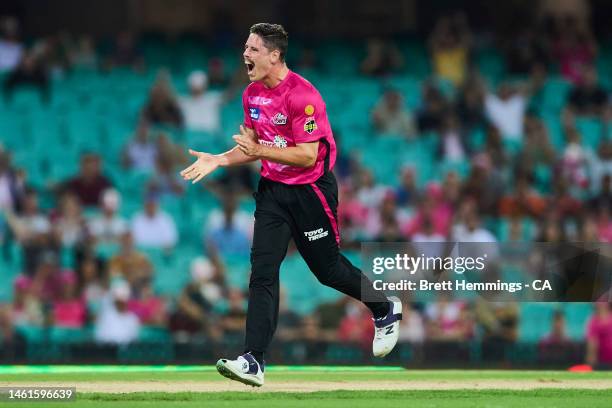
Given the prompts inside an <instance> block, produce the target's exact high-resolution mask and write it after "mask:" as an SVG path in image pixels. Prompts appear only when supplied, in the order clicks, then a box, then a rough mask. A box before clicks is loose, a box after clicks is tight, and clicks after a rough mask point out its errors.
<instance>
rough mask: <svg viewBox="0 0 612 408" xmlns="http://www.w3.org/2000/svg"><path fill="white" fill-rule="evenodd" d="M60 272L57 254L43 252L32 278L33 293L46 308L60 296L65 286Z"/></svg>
mask: <svg viewBox="0 0 612 408" xmlns="http://www.w3.org/2000/svg"><path fill="white" fill-rule="evenodd" d="M60 272H61V270H60V267H59V262H58V258H57V255H56V254H55V253H53V252H50V251H49V252H45V253H44V254H42V256H41V257H40V261H39V262H38V265H37V268H36V271H35V273H34V278H33V279H32V293H33V294H34V296H36V297H37V298H38V299H40V301H41V302H42V303H43V305H44V306H45V308H46V307H48V306H49V305H51V304H52V302H53V301H55V300H57V299H58V298H59V297H60V294H61V291H62V286H63V285H62V282H61V280H60Z"/></svg>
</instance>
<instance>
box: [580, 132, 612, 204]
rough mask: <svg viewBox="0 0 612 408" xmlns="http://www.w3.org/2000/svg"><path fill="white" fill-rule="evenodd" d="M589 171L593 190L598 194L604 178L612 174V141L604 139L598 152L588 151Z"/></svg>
mask: <svg viewBox="0 0 612 408" xmlns="http://www.w3.org/2000/svg"><path fill="white" fill-rule="evenodd" d="M586 159H587V164H588V167H587V168H588V173H589V175H590V183H591V192H592V193H594V194H596V193H597V192H598V189H599V187H600V186H601V185H602V179H603V178H604V176H605V175H606V174H612V142H610V141H608V140H602V142H601V143H600V144H599V148H598V149H597V154H592V153H591V151H589V150H587V151H586Z"/></svg>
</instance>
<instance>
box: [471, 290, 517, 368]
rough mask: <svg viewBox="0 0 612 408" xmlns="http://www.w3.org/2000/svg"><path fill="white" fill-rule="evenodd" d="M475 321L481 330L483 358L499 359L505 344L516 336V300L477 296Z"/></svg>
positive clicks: (512, 340) (513, 340) (508, 343)
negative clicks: (488, 298)
mask: <svg viewBox="0 0 612 408" xmlns="http://www.w3.org/2000/svg"><path fill="white" fill-rule="evenodd" d="M475 316H476V321H477V323H478V324H479V326H480V327H481V328H482V331H483V334H482V335H483V358H485V359H487V360H488V359H499V355H500V353H503V352H504V349H505V347H506V346H507V345H510V344H513V343H514V342H515V341H516V339H517V337H518V322H519V309H518V305H517V304H516V302H508V301H506V302H492V301H488V300H485V299H483V298H479V299H477V300H476V304H475Z"/></svg>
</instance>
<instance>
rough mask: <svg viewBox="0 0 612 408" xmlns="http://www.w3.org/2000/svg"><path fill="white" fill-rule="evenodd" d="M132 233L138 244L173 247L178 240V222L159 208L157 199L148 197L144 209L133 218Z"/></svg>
mask: <svg viewBox="0 0 612 408" xmlns="http://www.w3.org/2000/svg"><path fill="white" fill-rule="evenodd" d="M132 235H133V237H134V243H135V244H136V246H141V247H147V248H159V249H171V248H173V247H174V246H175V245H176V243H177V241H178V233H177V230H176V224H175V223H174V220H173V219H172V217H171V216H170V215H168V214H167V213H166V212H164V211H162V210H160V209H159V205H158V203H157V200H156V199H155V198H153V197H148V198H147V199H146V201H145V208H144V211H141V212H139V213H137V214H136V215H135V216H134V218H133V220H132Z"/></svg>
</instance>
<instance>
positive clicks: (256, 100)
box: [249, 96, 272, 105]
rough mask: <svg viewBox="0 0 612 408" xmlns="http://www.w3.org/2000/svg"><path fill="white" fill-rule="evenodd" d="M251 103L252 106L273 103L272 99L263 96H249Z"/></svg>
mask: <svg viewBox="0 0 612 408" xmlns="http://www.w3.org/2000/svg"><path fill="white" fill-rule="evenodd" d="M249 103H250V104H251V105H269V104H271V103H272V99H270V98H264V97H263V96H249Z"/></svg>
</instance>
